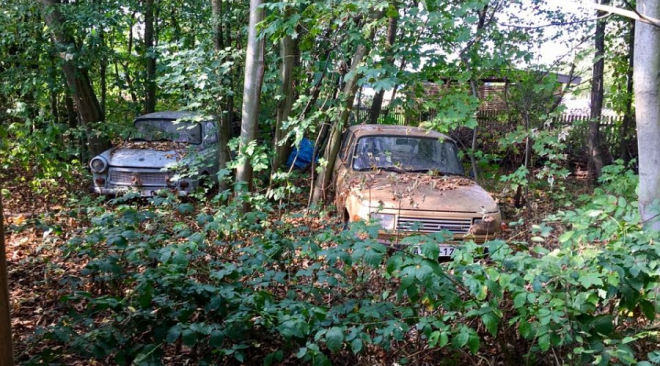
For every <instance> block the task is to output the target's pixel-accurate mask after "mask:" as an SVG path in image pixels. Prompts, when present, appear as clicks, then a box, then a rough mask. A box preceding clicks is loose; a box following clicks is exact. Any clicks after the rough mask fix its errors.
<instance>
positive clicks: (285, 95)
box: [271, 36, 297, 176]
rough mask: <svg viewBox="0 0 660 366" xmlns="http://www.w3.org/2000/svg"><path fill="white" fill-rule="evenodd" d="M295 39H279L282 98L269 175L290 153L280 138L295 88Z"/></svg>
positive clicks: (291, 104) (285, 130)
mask: <svg viewBox="0 0 660 366" xmlns="http://www.w3.org/2000/svg"><path fill="white" fill-rule="evenodd" d="M296 48H297V47H296V41H295V40H294V39H293V38H292V37H291V36H286V37H284V38H283V39H282V40H281V41H280V56H281V57H282V64H281V65H280V82H281V83H282V84H281V85H280V94H281V96H282V100H281V101H280V103H279V105H278V106H277V122H276V125H275V137H274V138H273V149H274V150H275V156H274V157H273V166H272V171H271V176H272V175H273V174H275V173H276V172H277V170H278V169H279V168H280V167H281V166H282V165H284V163H285V162H286V159H287V157H288V156H289V154H290V153H291V144H283V143H282V140H283V139H284V136H285V135H286V133H287V132H288V130H287V129H286V128H285V127H284V126H283V125H284V123H285V122H286V121H287V119H288V118H289V115H290V114H291V109H292V108H293V102H294V100H295V89H294V84H293V69H294V66H295V64H296V62H295V61H296Z"/></svg>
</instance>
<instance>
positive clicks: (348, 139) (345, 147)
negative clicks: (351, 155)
mask: <svg viewBox="0 0 660 366" xmlns="http://www.w3.org/2000/svg"><path fill="white" fill-rule="evenodd" d="M352 139H353V132H351V131H348V132H346V134H345V135H344V140H343V141H342V143H341V149H340V150H339V158H340V159H341V160H346V157H347V152H348V150H349V147H350V146H351V144H350V142H351V140H352Z"/></svg>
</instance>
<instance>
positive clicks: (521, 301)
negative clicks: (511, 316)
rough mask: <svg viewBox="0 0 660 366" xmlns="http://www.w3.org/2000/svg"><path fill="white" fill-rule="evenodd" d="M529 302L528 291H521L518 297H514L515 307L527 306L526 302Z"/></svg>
mask: <svg viewBox="0 0 660 366" xmlns="http://www.w3.org/2000/svg"><path fill="white" fill-rule="evenodd" d="M526 302H527V293H526V292H521V293H519V294H517V295H516V297H514V298H513V306H514V307H515V308H521V307H523V306H525V303H526Z"/></svg>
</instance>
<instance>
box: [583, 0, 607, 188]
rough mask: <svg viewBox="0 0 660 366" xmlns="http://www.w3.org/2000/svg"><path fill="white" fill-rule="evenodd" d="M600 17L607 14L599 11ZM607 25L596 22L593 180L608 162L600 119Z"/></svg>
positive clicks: (591, 141)
mask: <svg viewBox="0 0 660 366" xmlns="http://www.w3.org/2000/svg"><path fill="white" fill-rule="evenodd" d="M609 2H610V0H600V3H601V4H602V5H608V4H609ZM597 14H598V17H602V16H604V15H605V13H604V12H602V11H598V12H597ZM605 25H606V20H605V19H601V20H599V21H598V23H596V54H595V56H594V57H595V58H596V62H595V63H594V67H593V78H592V79H591V116H590V117H591V121H590V122H589V134H588V136H587V150H588V151H589V160H590V163H591V168H592V169H591V171H590V174H592V175H591V177H592V179H593V180H596V179H598V177H600V175H601V172H602V170H603V166H605V164H606V163H607V162H606V161H605V155H604V153H603V148H602V145H601V136H600V120H601V116H602V111H603V95H604V88H603V81H604V75H603V74H604V71H605V58H604V56H605Z"/></svg>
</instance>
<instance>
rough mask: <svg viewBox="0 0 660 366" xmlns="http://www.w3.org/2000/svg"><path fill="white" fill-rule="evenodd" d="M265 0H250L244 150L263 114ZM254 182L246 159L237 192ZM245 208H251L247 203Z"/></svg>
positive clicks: (242, 135)
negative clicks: (260, 34) (260, 33)
mask: <svg viewBox="0 0 660 366" xmlns="http://www.w3.org/2000/svg"><path fill="white" fill-rule="evenodd" d="M262 3H263V0H250V21H249V26H248V39H247V51H246V55H245V80H244V85H243V110H242V114H243V115H242V119H241V136H240V150H239V153H243V149H244V148H245V146H246V145H247V144H249V143H250V142H252V141H254V140H255V138H256V135H257V128H258V118H259V97H260V94H261V84H262V81H263V71H264V60H263V41H260V40H259V39H258V38H257V36H258V34H257V24H258V23H259V22H261V21H262V19H263V10H262V9H260V8H259V7H260V6H261V4H262ZM251 182H252V165H251V164H250V161H249V159H247V157H246V159H244V161H243V162H242V163H240V164H239V165H238V167H237V169H236V188H235V190H236V195H237V196H240V195H241V194H243V193H245V192H246V191H249V190H250V189H251ZM244 209H247V208H246V207H244Z"/></svg>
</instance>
